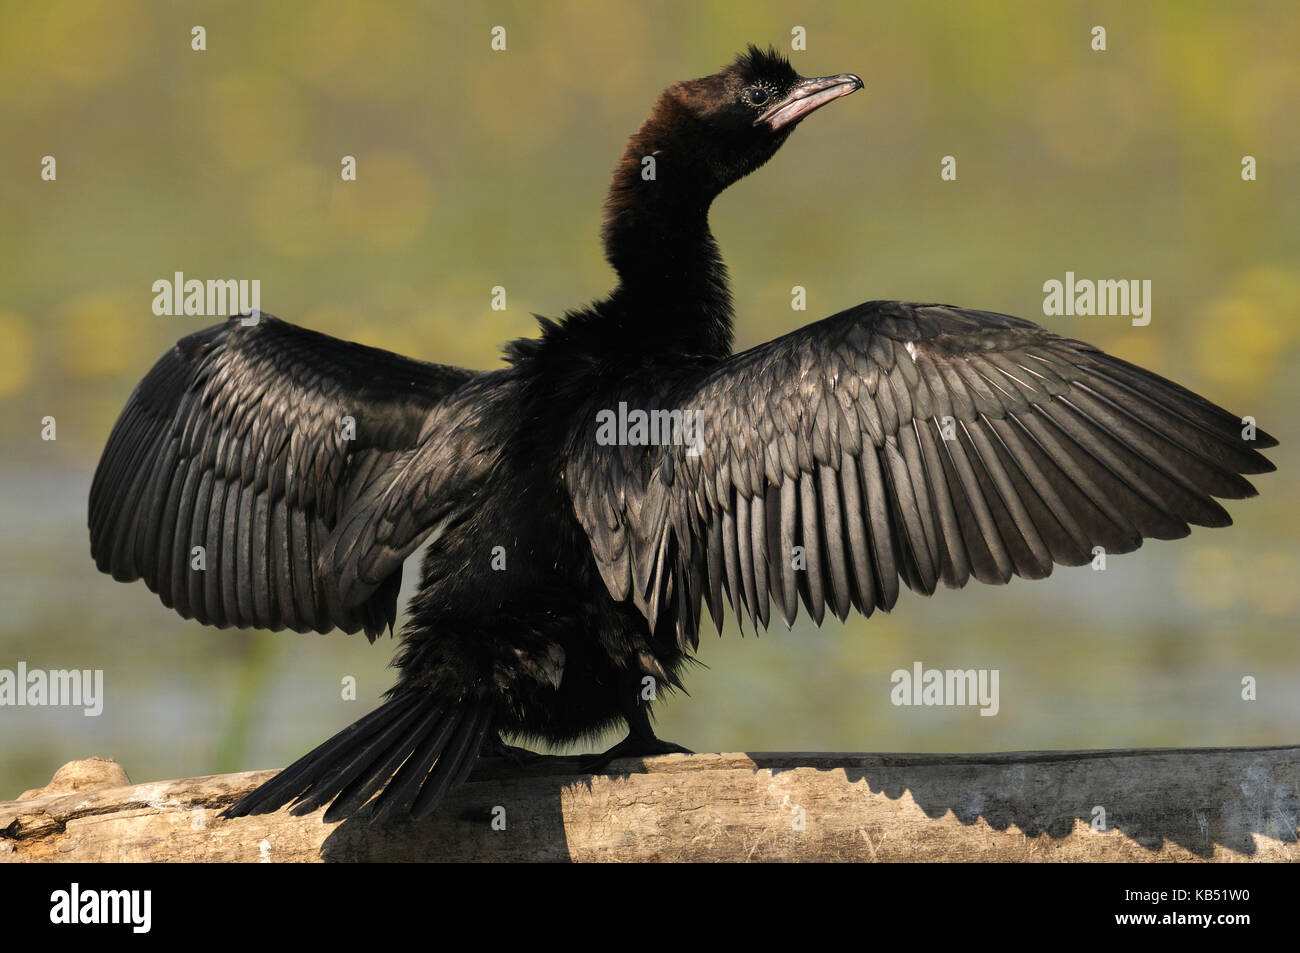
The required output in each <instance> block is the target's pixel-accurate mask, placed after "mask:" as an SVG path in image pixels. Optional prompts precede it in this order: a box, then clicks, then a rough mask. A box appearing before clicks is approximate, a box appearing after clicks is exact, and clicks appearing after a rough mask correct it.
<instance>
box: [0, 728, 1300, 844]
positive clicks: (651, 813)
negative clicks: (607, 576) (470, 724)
mask: <svg viewBox="0 0 1300 953" xmlns="http://www.w3.org/2000/svg"><path fill="white" fill-rule="evenodd" d="M576 766H577V759H574V758H545V759H542V760H541V761H539V762H537V763H534V764H531V765H527V766H524V767H519V766H516V765H513V764H509V763H506V762H502V761H499V760H495V759H493V760H484V761H483V762H481V763H480V766H479V767H478V768H476V770H475V772H474V774H473V775H472V776H471V777H470V780H469V782H468V783H467V784H466V785H465V786H464V787H463V788H462V789H461V790H459V791H457V792H455V793H454V794H453V795H451V796H450V797H449V798H448V799H447V800H446V801H445V802H444V804H443V806H442V808H441V809H440V811H439V813H438V815H437V816H436V817H434V818H432V819H430V820H427V821H423V822H410V821H402V822H397V823H391V824H386V825H378V824H371V823H369V822H368V816H369V815H368V811H362V812H361V813H360V814H358V815H357V816H355V817H353V818H350V819H348V820H347V821H344V822H341V823H334V824H326V823H324V822H322V820H321V813H322V812H320V811H317V812H315V813H313V814H309V815H306V816H303V817H295V816H293V815H291V814H289V813H288V812H287V811H280V812H277V813H275V814H270V815H264V816H261V817H247V818H238V819H234V820H226V819H222V818H219V817H217V814H218V813H219V812H220V811H221V810H222V809H224V808H225V807H227V806H229V805H230V804H232V803H234V802H235V801H236V800H237V799H238V798H239V797H241V796H243V795H244V794H246V793H247V792H248V791H250V790H252V789H253V788H254V787H256V786H257V785H258V784H261V783H262V782H263V781H265V780H267V779H268V778H270V777H272V776H273V775H274V773H275V772H273V771H251V772H246V773H243V774H229V775H220V776H212V777H201V778H185V779H182V780H176V781H161V782H157V783H153V784H137V785H130V784H129V783H125V782H126V777H125V774H124V773H123V772H122V771H121V769H120V767H119V766H117V765H116V764H115V763H114V762H111V761H106V760H104V759H92V760H91V761H88V762H73V763H72V764H70V765H65V766H64V768H62V769H60V772H59V774H60V775H61V776H62V777H61V779H60V777H58V776H56V779H55V781H54V782H52V783H51V785H49V786H47V787H46V788H42V789H39V790H37V791H29V792H26V795H27V796H25V797H24V798H23V799H20V800H18V801H12V802H7V803H0V860H5V861H11V862H24V861H29V862H30V861H246V862H257V861H263V862H289V861H428V860H439V861H479V860H482V861H566V860H574V861H984V860H994V861H1194V860H1212V861H1297V860H1300V847H1298V845H1297V822H1298V818H1300V747H1275V748H1193V749H1154V750H1117V751H1030V752H1011V753H1003V754H951V755H935V754H790V753H775V754H702V755H666V756H663V757H657V758H647V759H628V760H625V761H619V762H615V763H614V765H613V766H612V767H611V773H609V774H606V775H596V776H592V775H584V774H578V773H577V771H576ZM104 785H108V786H104Z"/></svg>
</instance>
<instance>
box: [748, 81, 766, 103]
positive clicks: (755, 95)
mask: <svg viewBox="0 0 1300 953" xmlns="http://www.w3.org/2000/svg"><path fill="white" fill-rule="evenodd" d="M745 98H746V99H748V100H749V104H750V105H751V106H761V105H763V103H765V102H767V90H765V89H764V88H763V87H762V86H751V87H750V88H749V89H747V90H745Z"/></svg>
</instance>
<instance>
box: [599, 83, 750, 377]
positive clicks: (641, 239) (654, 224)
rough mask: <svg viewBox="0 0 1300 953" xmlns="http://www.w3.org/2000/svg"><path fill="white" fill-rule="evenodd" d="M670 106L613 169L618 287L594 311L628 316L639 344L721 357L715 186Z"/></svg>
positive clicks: (721, 271) (725, 313)
mask: <svg viewBox="0 0 1300 953" xmlns="http://www.w3.org/2000/svg"><path fill="white" fill-rule="evenodd" d="M674 112H675V111H674V110H673V108H672V103H671V101H668V102H667V103H666V104H665V103H661V104H660V108H659V109H657V110H656V111H655V115H654V116H652V117H651V118H650V119H649V120H648V121H647V122H646V123H645V125H643V126H642V127H641V129H640V130H639V131H638V132H637V134H636V135H635V136H633V137H632V139H631V141H630V142H629V143H628V147H627V151H626V152H625V153H624V155H623V159H622V161H621V162H620V163H619V166H618V169H617V170H616V171H615V173H614V181H613V184H612V185H611V187H610V191H609V199H608V201H607V202H606V204H605V228H604V240H605V256H606V258H608V259H609V263H610V264H611V265H613V266H614V270H615V271H616V272H617V273H618V279H619V283H618V287H617V288H616V289H615V290H614V292H613V294H612V295H610V297H609V299H608V300H607V301H605V302H603V303H602V304H601V306H600V308H599V309H598V310H599V311H600V312H601V313H602V314H603V316H604V317H605V318H606V319H610V320H612V321H614V322H616V323H618V322H621V321H624V320H626V321H628V322H629V327H628V330H629V331H632V330H633V329H635V334H636V336H637V337H638V338H639V339H640V341H641V342H642V346H650V347H655V348H658V349H663V350H674V351H686V352H689V353H694V354H701V355H717V356H721V355H725V354H729V353H730V351H731V342H732V330H731V326H732V306H731V289H730V287H729V285H728V281H727V269H726V267H725V266H724V265H723V263H722V258H721V256H720V255H719V253H718V245H717V242H716V241H714V238H713V235H712V233H711V232H710V231H709V221H708V214H709V205H710V204H711V203H712V201H713V199H714V197H715V196H716V194H717V190H716V188H715V187H714V186H713V185H711V184H710V183H711V179H712V177H711V176H710V175H709V172H708V169H707V168H706V166H705V163H704V161H703V160H702V158H701V157H700V155H699V153H698V151H697V150H698V149H699V144H700V143H699V139H698V138H697V137H696V136H693V135H691V130H690V128H689V127H690V123H691V120H689V119H688V118H687V117H685V116H682V115H675V114H674ZM692 140H694V141H692ZM647 158H648V159H651V160H653V161H652V162H647V161H646V160H647ZM633 322H634V324H633Z"/></svg>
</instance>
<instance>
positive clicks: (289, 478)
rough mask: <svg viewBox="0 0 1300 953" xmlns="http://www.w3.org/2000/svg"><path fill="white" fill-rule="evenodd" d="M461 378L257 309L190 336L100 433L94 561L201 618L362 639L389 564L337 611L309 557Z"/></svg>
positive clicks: (383, 604) (386, 590) (381, 608)
mask: <svg viewBox="0 0 1300 953" xmlns="http://www.w3.org/2000/svg"><path fill="white" fill-rule="evenodd" d="M473 376H474V375H473V373H472V372H470V371H466V370H462V369H460V368H453V367H443V366H439V365H435V364H426V363H423V362H420V361H413V360H409V359H407V358H404V357H400V356H398V355H396V354H391V353H389V352H387V351H381V350H377V349H375V348H369V347H363V346H361V345H359V344H352V343H348V342H345V341H339V340H336V339H335V338H331V337H327V336H326V335H323V334H318V333H316V332H314V331H309V330H306V329H305V328H300V327H296V326H294V325H292V324H286V323H284V322H282V321H279V320H277V319H275V318H273V317H271V316H270V315H265V314H263V315H262V316H261V319H260V320H259V322H258V323H257V324H254V325H250V326H245V325H244V324H243V323H242V321H241V319H239V318H232V319H230V320H229V321H227V322H225V323H223V324H218V325H214V326H213V327H210V328H206V329H204V330H202V331H199V332H197V333H195V334H191V335H190V336H188V337H186V338H184V339H182V340H181V341H179V342H178V343H177V344H176V346H175V347H174V348H172V350H171V351H169V352H168V353H167V354H166V355H164V356H163V358H162V359H161V360H159V361H158V363H157V364H156V365H155V366H154V368H153V370H151V371H150V372H149V374H148V376H146V377H145V379H144V380H143V381H141V382H140V384H139V386H138V387H136V389H135V392H134V393H133V394H132V395H131V398H130V400H129V401H128V402H127V405H126V408H125V409H124V410H123V411H122V415H121V417H120V418H119V419H118V421H117V424H116V425H115V426H114V428H113V432H112V434H111V435H110V436H109V438H108V445H107V446H106V447H105V449H104V453H103V456H102V458H101V459H100V462H99V468H98V469H97V470H96V472H95V478H94V482H93V483H92V485H91V490H90V515H89V524H90V541H91V553H92V554H93V556H94V558H95V562H96V564H97V565H98V567H99V568H100V569H101V570H102V571H104V572H106V573H110V574H112V576H113V578H114V579H118V580H122V581H130V580H134V579H141V578H143V579H144V581H145V583H146V584H147V585H148V586H149V588H150V589H152V590H153V591H154V592H156V593H157V594H158V595H159V597H160V598H161V599H162V602H163V604H164V605H167V606H170V607H172V608H174V609H176V611H177V612H179V613H180V614H181V615H182V616H184V617H185V618H197V619H198V620H199V621H201V622H204V623H207V624H209V625H215V626H220V627H226V626H231V625H234V626H239V627H250V626H256V627H259V628H268V629H282V628H285V627H288V628H291V629H295V630H297V631H300V632H305V631H309V630H313V629H314V630H316V631H318V632H328V631H330V630H331V629H333V628H334V627H335V626H337V627H339V628H342V629H344V630H345V631H347V632H355V631H356V630H357V629H361V628H364V629H365V631H366V633H367V635H369V636H370V637H371V638H372V639H373V638H374V637H375V636H377V635H378V634H379V633H380V632H382V631H383V629H384V628H385V627H386V626H391V625H392V622H393V619H394V617H395V614H396V599H397V590H398V586H399V584H400V582H401V562H400V559H398V560H397V561H396V564H395V565H394V564H393V560H391V559H390V560H388V561H386V562H384V563H383V567H382V568H383V570H384V572H385V575H384V577H383V579H382V583H381V584H379V585H377V586H372V587H371V588H370V590H368V594H367V598H366V599H364V601H360V602H348V603H346V604H345V603H344V602H342V601H341V600H340V598H339V595H338V587H337V586H336V585H326V584H323V583H325V582H326V577H327V575H328V573H327V572H325V571H323V570H322V568H321V567H320V566H318V556H319V555H320V553H321V552H322V551H323V549H324V548H325V545H326V542H327V540H328V539H329V537H330V534H331V531H332V530H333V529H334V527H335V526H336V524H337V523H339V521H340V520H341V519H342V518H343V517H344V516H345V515H346V514H348V513H349V512H351V511H352V510H355V509H357V508H359V507H363V506H364V505H365V501H366V500H367V499H368V498H370V497H374V496H376V495H377V494H378V493H379V492H380V491H381V490H382V489H383V488H384V486H385V484H386V482H387V481H388V480H389V479H391V478H392V475H393V474H394V473H397V472H400V469H401V467H402V465H403V464H404V463H405V462H406V461H408V460H409V459H410V458H411V457H412V456H413V455H414V454H415V453H416V452H417V448H418V447H419V446H420V444H421V441H422V438H423V437H424V436H426V434H425V433H424V431H425V430H426V428H427V427H428V426H429V422H430V420H431V415H433V414H434V413H435V410H436V408H437V407H438V405H439V403H440V402H441V401H442V400H443V398H444V397H446V396H447V395H448V394H450V393H451V392H452V391H454V390H456V389H457V388H458V387H460V386H461V385H462V384H464V383H465V382H466V381H468V380H470V379H471V378H472V377H473ZM406 542H407V541H406V540H403V541H402V545H400V546H396V547H394V548H395V549H397V550H401V551H409V549H408V548H407V547H406V545H405V544H406ZM370 543H371V545H373V546H376V547H381V546H382V545H383V543H384V540H383V539H380V540H377V541H376V540H375V539H374V538H373V536H372V538H371V539H370ZM195 547H202V552H201V553H198V552H197V551H196V549H195Z"/></svg>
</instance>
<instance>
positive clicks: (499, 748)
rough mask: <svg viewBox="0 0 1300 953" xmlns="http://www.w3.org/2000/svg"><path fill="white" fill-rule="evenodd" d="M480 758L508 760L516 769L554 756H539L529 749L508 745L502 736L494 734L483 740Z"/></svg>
mask: <svg viewBox="0 0 1300 953" xmlns="http://www.w3.org/2000/svg"><path fill="white" fill-rule="evenodd" d="M479 757H481V758H506V759H507V760H509V761H510V762H511V763H512V764H514V766H515V767H517V768H522V767H524V766H525V765H529V764H536V763H537V762H538V761H541V760H542V759H543V758H547V757H552V756H551V755H544V754H538V753H537V752H536V751H529V750H528V749H527V748H520V747H518V746H516V745H509V744H506V741H505V739H504V738H502V737H501V735H500V734H496V733H493V734H492V735H491V736H490V737H488V738H485V739H484V740H483V748H482V749H481V750H480V751H479Z"/></svg>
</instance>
